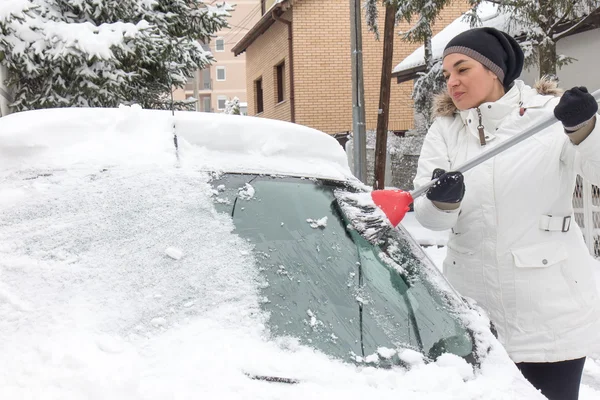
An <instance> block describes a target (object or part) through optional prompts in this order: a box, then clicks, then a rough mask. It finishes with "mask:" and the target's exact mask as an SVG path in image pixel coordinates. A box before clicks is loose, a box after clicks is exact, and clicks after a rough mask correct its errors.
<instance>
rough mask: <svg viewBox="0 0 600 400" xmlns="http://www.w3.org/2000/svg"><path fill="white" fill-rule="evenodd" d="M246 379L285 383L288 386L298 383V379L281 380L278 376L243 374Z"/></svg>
mask: <svg viewBox="0 0 600 400" xmlns="http://www.w3.org/2000/svg"><path fill="white" fill-rule="evenodd" d="M245 375H246V376H247V377H249V378H250V379H254V380H260V381H267V382H276V383H287V384H290V385H294V384H296V383H300V381H299V380H298V379H292V378H282V377H280V376H268V375H254V374H248V373H245Z"/></svg>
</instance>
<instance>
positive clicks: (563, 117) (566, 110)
mask: <svg viewBox="0 0 600 400" xmlns="http://www.w3.org/2000/svg"><path fill="white" fill-rule="evenodd" d="M597 112H598V103H596V99H594V96H592V95H591V94H589V93H588V90H587V88H586V87H585V86H579V87H574V88H573V89H571V90H567V91H566V92H565V93H564V94H563V95H562V97H561V98H560V101H559V102H558V105H557V106H556V107H555V108H554V116H555V117H556V119H558V120H559V121H560V122H562V124H563V126H564V127H565V130H566V131H567V133H570V132H574V131H576V130H577V129H579V128H581V127H583V125H585V123H586V122H588V121H589V120H591V119H592V118H593V117H594V115H596V113H597Z"/></svg>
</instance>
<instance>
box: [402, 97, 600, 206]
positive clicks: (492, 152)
mask: <svg viewBox="0 0 600 400" xmlns="http://www.w3.org/2000/svg"><path fill="white" fill-rule="evenodd" d="M592 96H594V98H595V99H596V101H598V100H600V89H598V90H596V91H595V92H594V93H592ZM557 122H558V120H557V119H556V118H555V117H554V115H550V116H548V117H547V118H545V119H544V120H542V121H541V122H540V123H538V124H536V125H535V126H532V127H531V128H529V129H527V130H526V131H524V132H521V133H519V134H518V135H515V136H513V137H511V138H510V139H507V140H505V141H503V142H502V143H500V144H498V145H497V146H494V147H492V148H490V149H489V150H486V151H484V152H482V153H481V154H479V155H478V156H476V157H473V158H472V159H471V160H469V161H467V162H466V163H464V164H462V165H461V166H459V167H457V168H453V169H452V171H459V172H463V173H464V172H466V171H468V170H470V169H471V168H473V167H475V166H477V165H479V164H481V163H483V162H485V161H487V160H489V159H490V158H492V157H494V156H496V155H498V154H500V153H502V152H503V151H504V150H507V149H509V148H511V147H513V146H514V145H515V144H517V143H519V142H522V141H523V140H525V139H527V138H529V137H531V136H533V135H535V134H536V133H538V132H540V131H542V130H544V129H546V128H548V127H549V126H551V125H554V124H555V123H557ZM435 182H437V179H435V180H432V181H430V182H427V183H426V184H425V185H423V186H421V187H420V188H418V189H415V190H412V191H411V192H410V194H411V195H412V198H413V199H416V198H417V197H418V196H420V195H422V194H423V193H425V192H426V191H427V190H429V188H430V187H431V186H433V185H434V184H435Z"/></svg>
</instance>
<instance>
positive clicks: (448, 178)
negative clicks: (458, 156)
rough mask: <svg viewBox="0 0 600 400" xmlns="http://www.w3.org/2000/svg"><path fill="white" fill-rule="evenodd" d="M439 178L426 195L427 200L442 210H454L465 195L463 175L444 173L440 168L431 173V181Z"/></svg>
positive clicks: (455, 172)
mask: <svg viewBox="0 0 600 400" xmlns="http://www.w3.org/2000/svg"><path fill="white" fill-rule="evenodd" d="M436 178H439V179H438V181H437V182H436V183H434V184H433V186H432V187H430V188H429V190H428V191H427V193H426V196H427V198H428V199H429V200H431V201H433V202H434V204H435V205H436V206H437V207H439V208H441V209H444V210H451V209H456V208H458V206H459V203H460V202H461V201H462V199H463V197H464V195H465V182H464V177H463V174H462V173H460V172H458V171H450V172H446V171H445V170H443V169H441V168H436V169H435V170H434V171H433V175H432V176H431V179H436Z"/></svg>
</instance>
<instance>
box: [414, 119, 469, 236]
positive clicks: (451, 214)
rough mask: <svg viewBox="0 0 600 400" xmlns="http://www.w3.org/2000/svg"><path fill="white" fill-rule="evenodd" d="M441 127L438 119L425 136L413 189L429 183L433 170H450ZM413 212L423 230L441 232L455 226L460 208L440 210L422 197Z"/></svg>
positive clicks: (415, 203)
mask: <svg viewBox="0 0 600 400" xmlns="http://www.w3.org/2000/svg"><path fill="white" fill-rule="evenodd" d="M441 125H442V124H441V121H440V119H439V118H438V119H436V120H435V121H434V123H433V125H431V128H429V131H428V132H427V135H426V136H425V140H424V142H423V147H422V148H421V154H420V156H419V162H418V165H417V175H416V177H415V179H414V181H413V185H414V187H415V189H418V188H420V187H421V186H423V185H425V184H426V183H428V182H429V181H431V175H432V174H433V170H434V169H436V168H442V169H444V170H446V171H448V170H449V169H450V158H449V157H448V146H447V144H446V140H445V139H444V137H443V135H442V127H441ZM414 210H415V215H416V217H417V221H419V223H420V224H421V225H423V226H424V227H425V228H427V229H431V230H434V231H443V230H447V229H450V228H452V227H453V226H454V225H455V224H456V221H457V219H458V214H459V212H460V207H458V208H457V209H455V210H450V211H445V210H440V209H439V208H437V207H436V206H435V205H434V204H433V203H432V202H431V200H429V199H428V198H427V197H426V196H425V195H422V196H419V197H418V198H416V199H414Z"/></svg>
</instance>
